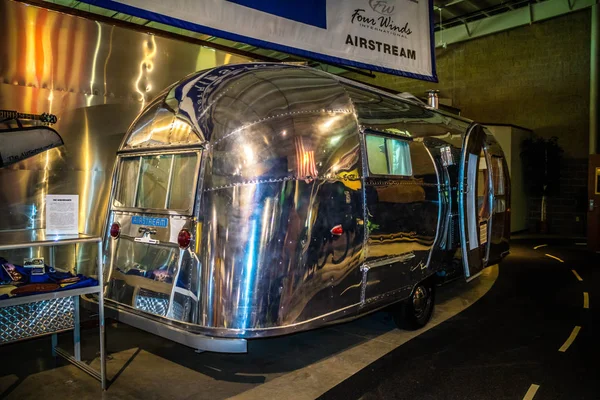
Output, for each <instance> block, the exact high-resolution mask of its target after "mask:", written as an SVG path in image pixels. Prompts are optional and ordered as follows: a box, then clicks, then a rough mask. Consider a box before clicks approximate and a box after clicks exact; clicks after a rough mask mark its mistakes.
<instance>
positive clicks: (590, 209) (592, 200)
mask: <svg viewBox="0 0 600 400" xmlns="http://www.w3.org/2000/svg"><path fill="white" fill-rule="evenodd" d="M589 205H590V206H589V209H588V210H589V211H594V208H596V206H595V205H594V199H590V203H589Z"/></svg>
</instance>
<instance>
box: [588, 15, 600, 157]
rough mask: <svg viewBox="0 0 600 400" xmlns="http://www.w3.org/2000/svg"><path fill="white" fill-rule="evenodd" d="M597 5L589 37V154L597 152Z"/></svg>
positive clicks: (599, 47)
mask: <svg viewBox="0 0 600 400" xmlns="http://www.w3.org/2000/svg"><path fill="white" fill-rule="evenodd" d="M598 7H599V5H598V4H595V5H593V6H592V29H591V35H590V36H591V37H590V154H596V153H598V112H599V111H600V110H599V109H598V85H599V84H600V81H599V79H598V64H599V61H600V59H599V57H600V31H599V30H598V22H599V21H598V20H599V19H600V13H599V10H598Z"/></svg>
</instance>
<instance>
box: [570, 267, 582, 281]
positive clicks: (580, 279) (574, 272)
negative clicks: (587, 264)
mask: <svg viewBox="0 0 600 400" xmlns="http://www.w3.org/2000/svg"><path fill="white" fill-rule="evenodd" d="M571 271H572V272H573V274H574V275H575V278H577V280H578V281H579V282H581V281H583V278H582V277H581V276H579V274H578V273H577V271H575V270H574V269H572V270H571Z"/></svg>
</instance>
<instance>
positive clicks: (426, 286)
mask: <svg viewBox="0 0 600 400" xmlns="http://www.w3.org/2000/svg"><path fill="white" fill-rule="evenodd" d="M434 305H435V285H434V284H433V281H432V280H431V279H429V280H427V281H424V282H421V283H419V284H418V285H417V286H416V287H415V289H414V290H413V292H412V294H411V295H410V297H409V298H408V299H406V300H404V301H403V302H401V303H399V304H398V305H396V307H395V310H394V311H393V317H394V322H395V323H396V326H398V328H401V329H406V330H409V331H414V330H417V329H420V328H422V327H424V326H425V325H427V323H428V322H429V320H430V319H431V316H432V315H433V308H434Z"/></svg>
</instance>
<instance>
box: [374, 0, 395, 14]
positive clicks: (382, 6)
mask: <svg viewBox="0 0 600 400" xmlns="http://www.w3.org/2000/svg"><path fill="white" fill-rule="evenodd" d="M369 5H370V6H371V8H372V9H373V11H375V12H376V13H379V14H381V15H392V14H393V13H394V11H396V6H394V5H391V4H390V2H388V1H386V0H369Z"/></svg>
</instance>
